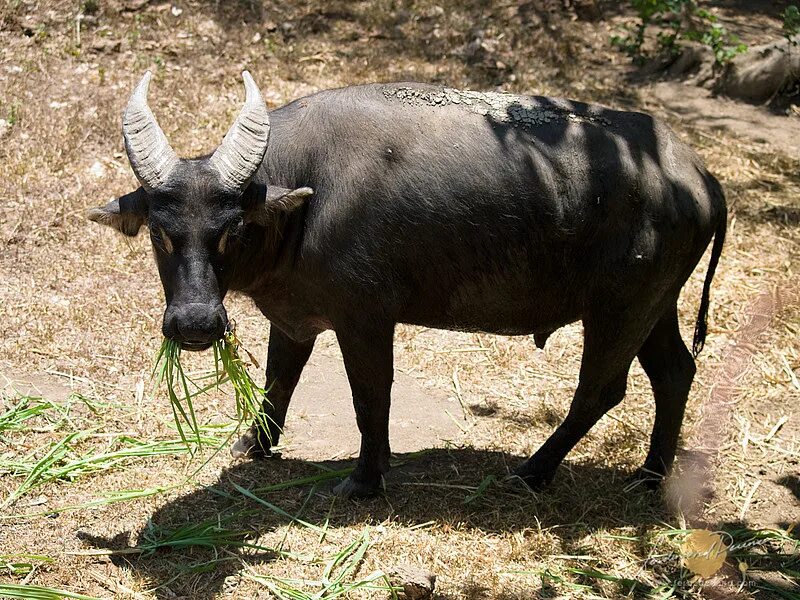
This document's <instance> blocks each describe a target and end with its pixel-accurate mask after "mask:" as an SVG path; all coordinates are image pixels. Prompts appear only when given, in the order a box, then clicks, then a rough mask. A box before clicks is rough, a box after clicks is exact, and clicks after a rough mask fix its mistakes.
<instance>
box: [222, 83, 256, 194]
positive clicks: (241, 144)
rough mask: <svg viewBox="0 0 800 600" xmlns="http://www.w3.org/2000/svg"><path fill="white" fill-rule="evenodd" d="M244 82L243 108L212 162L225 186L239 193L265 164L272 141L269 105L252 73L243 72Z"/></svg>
mask: <svg viewBox="0 0 800 600" xmlns="http://www.w3.org/2000/svg"><path fill="white" fill-rule="evenodd" d="M242 78H243V79H244V89H245V94H246V96H245V101H244V108H242V112H241V113H239V116H238V117H236V121H234V123H233V125H232V126H231V128H230V129H229V130H228V133H227V134H225V139H223V140H222V144H220V147H219V148H217V149H216V151H215V152H214V154H212V155H211V159H210V160H211V164H212V165H213V166H214V168H215V169H216V170H217V172H218V173H219V176H220V178H221V179H222V182H223V184H224V185H225V186H226V187H227V188H228V189H231V190H236V191H239V192H242V191H244V188H245V187H247V184H248V183H250V180H251V179H252V177H253V175H255V173H256V170H257V169H258V166H259V165H260V164H261V161H262V160H264V154H265V153H266V151H267V142H268V141H269V113H268V112H267V105H266V104H265V103H264V98H262V97H261V92H260V91H258V86H257V85H256V83H255V81H253V78H252V77H250V73H248V72H247V71H243V72H242Z"/></svg>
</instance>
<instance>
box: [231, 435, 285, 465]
mask: <svg viewBox="0 0 800 600" xmlns="http://www.w3.org/2000/svg"><path fill="white" fill-rule="evenodd" d="M231 456H233V458H247V459H254V458H271V457H273V456H275V454H274V453H273V452H272V450H270V449H269V448H267V449H266V450H265V449H264V448H263V447H262V446H261V443H260V442H259V441H258V434H257V432H254V431H253V430H252V428H251V429H249V430H248V431H247V432H246V433H245V434H244V435H243V436H242V437H240V438H239V439H238V440H236V442H235V443H234V444H233V445H232V446H231Z"/></svg>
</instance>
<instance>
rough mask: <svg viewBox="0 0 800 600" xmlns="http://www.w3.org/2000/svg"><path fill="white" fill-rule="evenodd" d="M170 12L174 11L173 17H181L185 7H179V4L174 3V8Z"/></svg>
mask: <svg viewBox="0 0 800 600" xmlns="http://www.w3.org/2000/svg"><path fill="white" fill-rule="evenodd" d="M170 12H171V13H172V16H173V17H180V16H181V14H182V13H183V9H182V8H178V7H177V6H175V5H174V4H173V5H172V8H171V9H170Z"/></svg>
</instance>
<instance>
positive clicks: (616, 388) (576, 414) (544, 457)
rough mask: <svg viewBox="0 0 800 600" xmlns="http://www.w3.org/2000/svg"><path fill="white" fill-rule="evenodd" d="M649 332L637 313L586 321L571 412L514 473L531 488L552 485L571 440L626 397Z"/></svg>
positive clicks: (572, 441)
mask: <svg viewBox="0 0 800 600" xmlns="http://www.w3.org/2000/svg"><path fill="white" fill-rule="evenodd" d="M650 323H652V321H651V322H650ZM648 331H649V325H648V323H647V321H646V320H645V319H644V318H641V317H640V316H639V315H637V316H634V317H633V318H628V319H625V320H624V321H623V322H622V323H620V319H619V316H611V315H610V314H606V315H603V317H601V318H587V319H584V343H583V359H582V361H581V370H580V377H579V382H578V388H577V390H576V391H575V396H574V397H573V400H572V405H571V406H570V409H569V413H568V414H567V417H566V418H565V419H564V421H563V423H561V425H559V426H558V428H557V429H556V430H555V432H553V434H552V435H551V436H550V437H549V438H548V439H547V440H546V441H545V443H544V444H542V446H541V447H540V448H539V450H537V451H536V453H535V454H534V455H533V456H532V457H531V458H529V459H528V460H527V461H526V462H525V463H524V464H523V465H522V466H520V467H519V468H518V469H517V470H516V472H515V474H516V475H517V476H519V477H521V478H522V480H523V481H524V482H525V483H526V484H527V485H528V486H529V487H531V488H532V489H534V490H540V489H542V488H543V487H544V486H546V485H547V484H548V483H550V481H552V479H553V477H554V476H555V473H556V469H557V468H558V465H559V464H561V461H562V460H564V458H565V457H566V455H567V454H568V453H569V451H570V450H572V448H573V447H574V446H575V444H577V443H578V441H580V439H581V438H582V437H583V436H585V435H586V434H587V433H588V432H589V430H590V429H591V428H592V427H593V426H594V424H595V423H597V421H598V420H599V419H600V417H602V416H603V415H604V414H606V413H607V412H608V411H609V410H610V409H612V408H613V407H614V406H616V405H617V404H619V402H620V401H621V400H622V398H623V397H624V396H625V389H626V386H627V380H628V370H629V369H630V365H631V362H633V358H634V356H636V352H637V350H638V349H639V348H640V347H641V345H642V341H643V340H644V338H645V337H646V336H647V333H648Z"/></svg>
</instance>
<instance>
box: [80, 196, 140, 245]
mask: <svg viewBox="0 0 800 600" xmlns="http://www.w3.org/2000/svg"><path fill="white" fill-rule="evenodd" d="M147 210H148V204H147V194H146V193H145V191H144V189H143V188H139V189H137V190H136V191H135V192H131V193H130V194H125V195H124V196H120V197H119V198H116V199H114V200H112V201H111V202H109V203H108V204H106V205H105V206H99V207H97V208H92V209H89V211H88V212H87V213H86V216H87V217H88V218H89V220H90V221H94V222H95V223H100V224H101V225H108V226H109V227H113V228H114V229H116V230H117V231H121V232H122V233H124V234H125V235H128V236H131V237H133V236H135V235H136V234H137V233H139V229H141V227H142V225H144V224H145V223H146V222H147Z"/></svg>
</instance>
